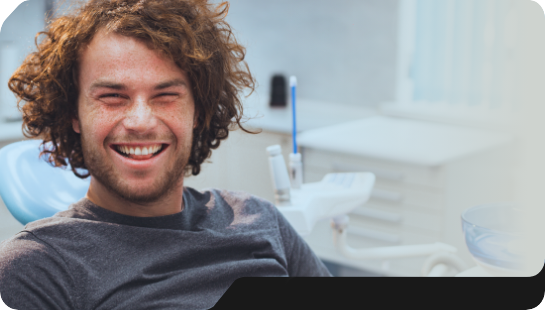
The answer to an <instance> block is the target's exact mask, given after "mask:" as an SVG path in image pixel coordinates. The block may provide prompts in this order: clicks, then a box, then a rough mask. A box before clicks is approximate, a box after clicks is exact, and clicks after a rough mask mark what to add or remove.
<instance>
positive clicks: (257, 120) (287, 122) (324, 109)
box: [244, 97, 377, 134]
mask: <svg viewBox="0 0 545 310" xmlns="http://www.w3.org/2000/svg"><path fill="white" fill-rule="evenodd" d="M266 99H268V98H266ZM376 114H377V113H376V111H375V110H373V109H369V108H362V107H357V106H351V105H345V104H336V103H329V102H319V101H314V100H305V99H298V100H297V110H296V117H297V132H302V131H306V130H310V129H316V128H321V127H327V126H331V125H337V124H341V123H344V122H349V121H354V120H358V119H363V118H366V117H370V116H373V115H376ZM244 115H245V116H247V117H250V118H251V119H250V120H248V121H247V122H246V124H247V125H248V127H251V128H260V129H263V130H266V131H272V132H277V133H285V134H291V132H292V112H291V105H290V104H288V106H287V107H285V108H271V107H269V106H268V105H267V103H266V102H265V100H263V98H261V100H260V99H259V98H258V97H254V98H250V99H249V100H245V102H244Z"/></svg>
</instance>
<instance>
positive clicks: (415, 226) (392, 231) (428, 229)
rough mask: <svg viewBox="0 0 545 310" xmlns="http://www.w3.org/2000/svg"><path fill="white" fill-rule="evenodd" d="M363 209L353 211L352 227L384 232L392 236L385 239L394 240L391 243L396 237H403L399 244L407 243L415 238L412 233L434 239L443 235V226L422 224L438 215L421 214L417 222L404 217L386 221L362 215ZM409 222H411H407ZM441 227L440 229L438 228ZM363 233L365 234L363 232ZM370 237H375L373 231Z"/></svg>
mask: <svg viewBox="0 0 545 310" xmlns="http://www.w3.org/2000/svg"><path fill="white" fill-rule="evenodd" d="M360 210H361V209H359V210H356V211H354V212H353V213H351V214H350V215H349V216H350V225H349V227H350V228H354V229H356V230H357V229H363V230H368V231H369V230H370V231H375V232H377V235H379V234H384V235H385V236H390V238H384V241H385V242H387V241H388V240H392V242H390V243H395V242H393V240H395V237H399V238H401V239H400V240H399V242H397V243H399V244H406V242H407V241H410V240H413V239H414V238H413V236H412V235H419V236H424V237H430V238H432V239H434V240H439V239H440V237H441V232H442V231H441V226H440V225H437V226H438V227H437V226H434V225H432V224H427V223H424V224H423V225H422V223H421V222H424V221H429V220H437V217H434V216H430V218H428V219H426V218H425V216H422V215H421V214H419V215H420V218H419V219H418V221H420V222H416V223H414V222H413V223H411V222H410V221H411V220H412V219H408V220H407V219H402V220H401V221H399V222H391V221H384V220H381V219H374V218H371V217H369V216H362V215H360V214H361V213H359V211H360ZM407 222H409V223H407ZM438 228H439V229H438ZM362 235H363V234H362ZM407 238H409V239H407ZM369 239H373V237H372V235H371V233H369ZM375 239H377V240H380V238H378V237H377V238H375Z"/></svg>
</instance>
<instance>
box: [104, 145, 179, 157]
mask: <svg viewBox="0 0 545 310" xmlns="http://www.w3.org/2000/svg"><path fill="white" fill-rule="evenodd" d="M167 147H168V144H152V145H147V146H142V145H141V146H130V145H112V146H111V148H112V149H113V150H114V151H116V152H117V153H118V154H120V155H121V156H123V157H126V158H130V159H136V160H145V159H150V158H152V157H155V156H157V155H159V154H160V153H161V152H163V151H164V150H165V149H166V148H167Z"/></svg>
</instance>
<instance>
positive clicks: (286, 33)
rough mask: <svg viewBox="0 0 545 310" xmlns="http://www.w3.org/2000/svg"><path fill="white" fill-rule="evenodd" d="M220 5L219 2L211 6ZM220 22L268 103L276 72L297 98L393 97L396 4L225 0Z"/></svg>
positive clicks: (365, 100) (370, 102) (393, 0)
mask: <svg viewBox="0 0 545 310" xmlns="http://www.w3.org/2000/svg"><path fill="white" fill-rule="evenodd" d="M215 2H219V1H217V0H216V1H215ZM230 3H231V9H230V13H229V15H228V16H227V21H228V22H229V23H230V24H231V25H232V27H233V28H234V29H235V33H236V35H237V37H238V38H239V41H240V42H241V43H243V44H244V45H245V46H247V52H248V53H247V61H248V64H249V66H250V70H251V71H252V72H253V73H254V74H255V77H256V78H257V81H258V83H259V88H258V94H259V95H260V97H261V98H262V99H265V100H267V98H269V88H270V78H271V77H272V75H273V74H274V73H276V72H279V73H283V74H285V75H287V76H289V75H296V76H297V78H298V84H299V88H298V96H300V97H301V98H307V99H313V100H318V101H326V102H333V103H343V104H352V105H367V106H376V105H378V104H380V103H382V102H385V101H392V100H393V99H394V97H395V74H396V57H397V50H396V45H397V16H398V15H397V14H398V13H397V5H398V0H337V1H332V0H297V1H293V0H275V1H269V0H231V1H230Z"/></svg>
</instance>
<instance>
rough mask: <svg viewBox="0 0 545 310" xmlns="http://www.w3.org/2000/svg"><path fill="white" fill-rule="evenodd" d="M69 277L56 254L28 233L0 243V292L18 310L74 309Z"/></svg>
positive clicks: (6, 302) (62, 262) (6, 301)
mask: <svg viewBox="0 0 545 310" xmlns="http://www.w3.org/2000/svg"><path fill="white" fill-rule="evenodd" d="M73 287H74V286H73V279H72V278H71V276H70V273H69V271H68V268H67V266H66V264H65V262H64V260H63V259H62V257H60V255H59V254H58V253H57V252H56V251H55V250H54V249H53V248H52V247H51V246H49V245H48V244H47V243H45V242H43V241H41V240H40V239H38V238H36V237H35V236H34V235H33V234H32V233H30V232H25V231H23V232H21V233H19V234H17V235H16V236H15V237H13V238H11V239H8V240H6V241H4V242H2V243H0V295H1V297H2V300H3V301H4V303H5V304H6V305H7V306H8V307H10V308H12V309H18V310H27V309H55V310H64V309H67V310H68V309H76V308H77V307H76V306H75V305H74V304H73V301H72V299H71V298H72V296H73V295H72V292H71V290H72V289H73Z"/></svg>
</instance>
